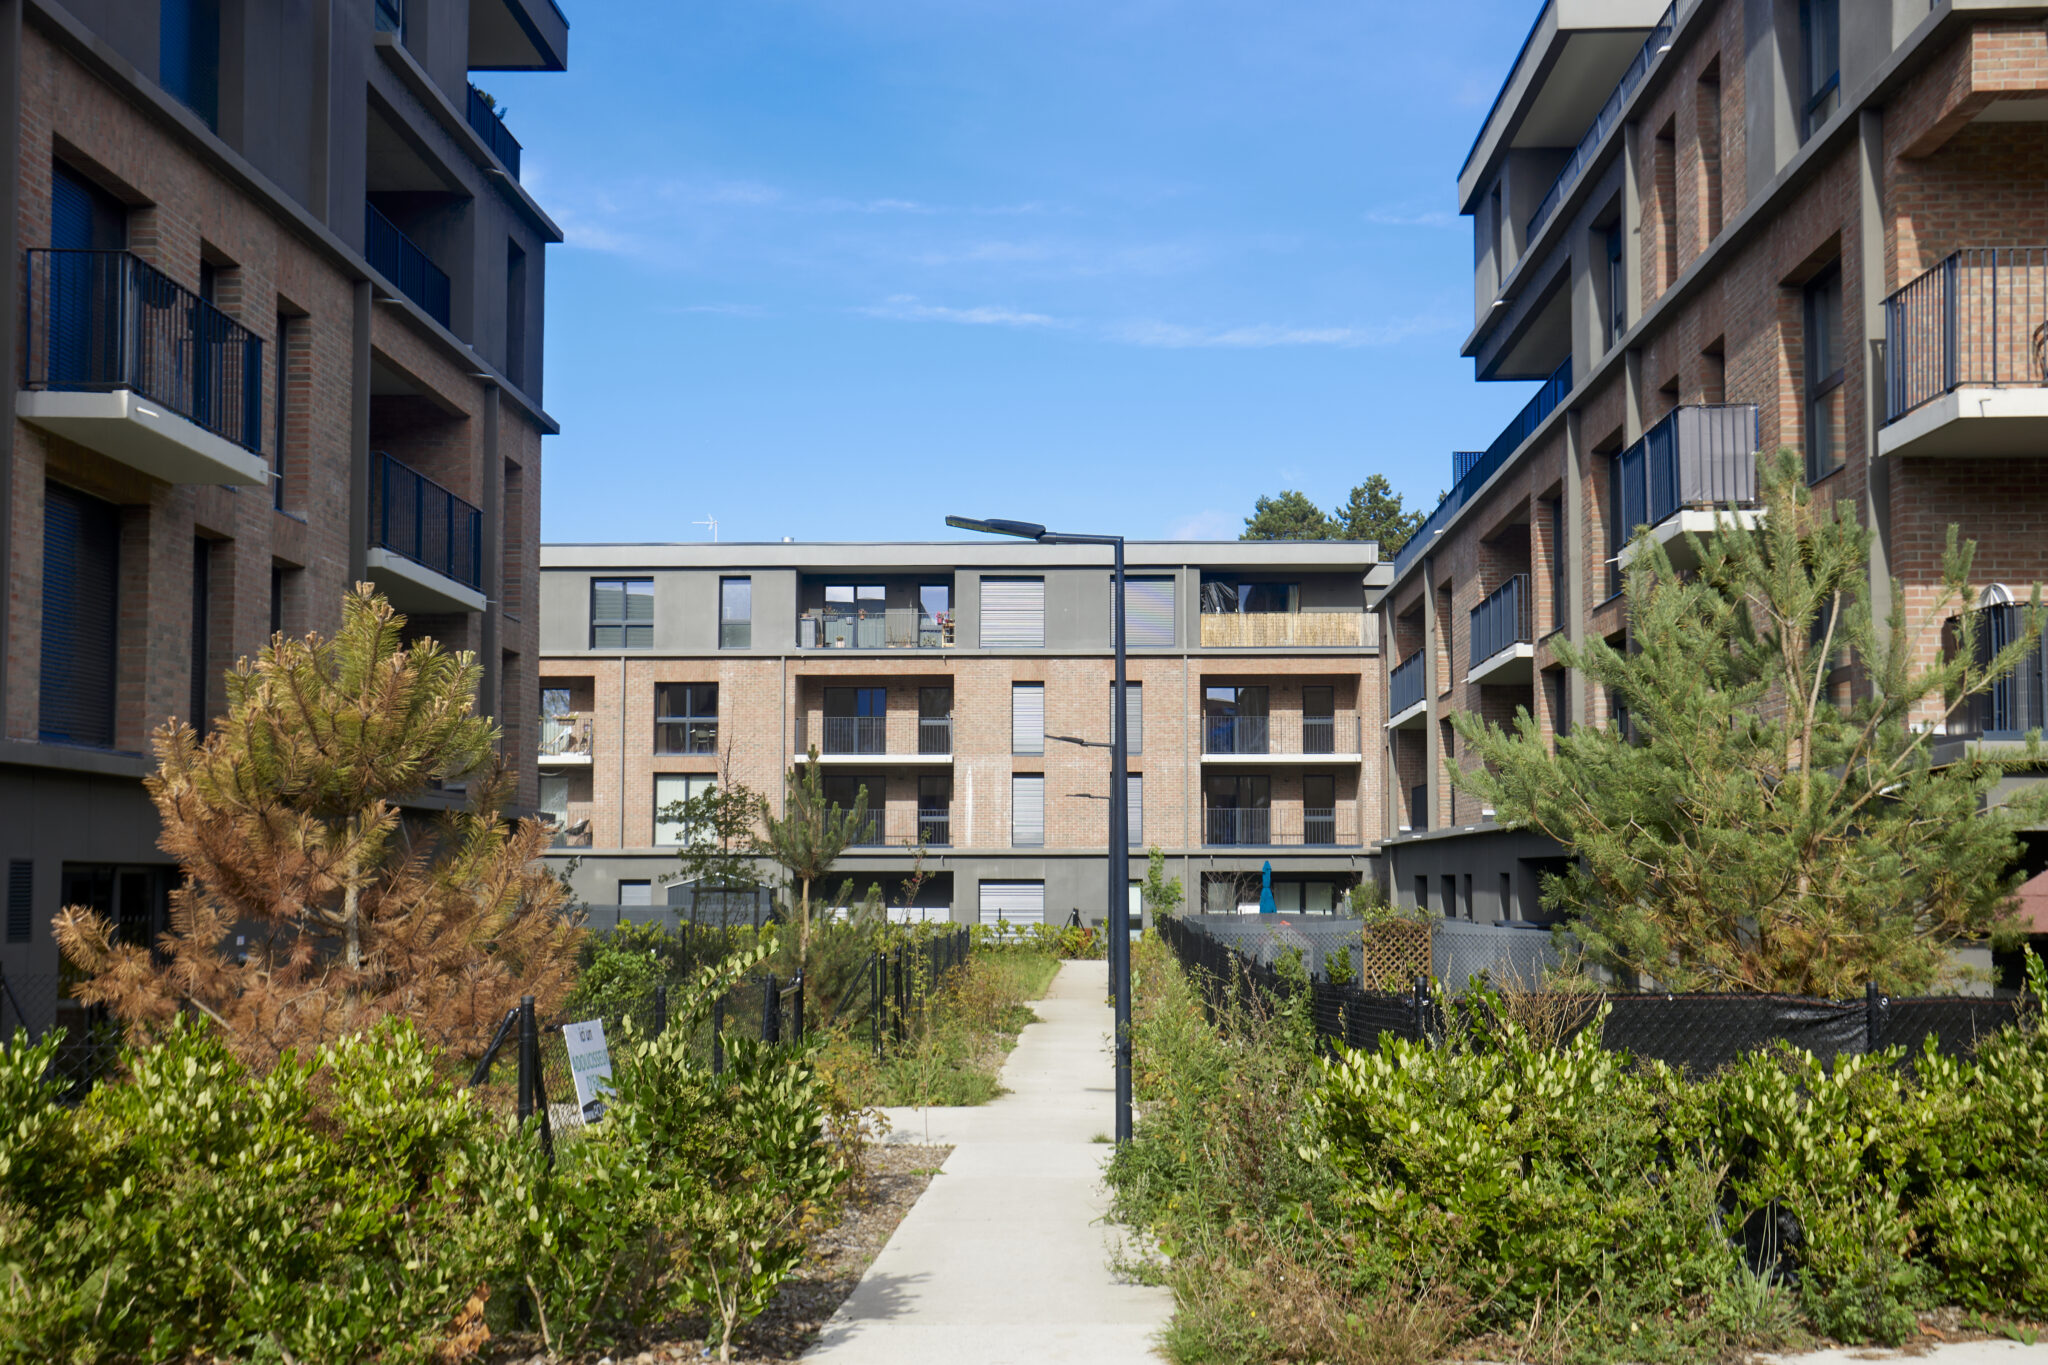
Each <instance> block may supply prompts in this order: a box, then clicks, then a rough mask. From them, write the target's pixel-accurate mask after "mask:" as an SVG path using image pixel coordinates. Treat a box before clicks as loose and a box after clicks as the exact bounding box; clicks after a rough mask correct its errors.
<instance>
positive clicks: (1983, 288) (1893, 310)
mask: <svg viewBox="0 0 2048 1365" xmlns="http://www.w3.org/2000/svg"><path fill="white" fill-rule="evenodd" d="M1884 329H1885V421H1886V422H1887V423H1891V422H1896V421H1898V420H1899V418H1901V417H1904V416H1905V415H1906V414H1907V413H1909V412H1911V411H1913V409H1915V408H1917V407H1919V406H1920V405H1922V404H1923V403H1928V402H1931V401H1932V400H1934V399H1936V398H1939V397H1941V395H1943V394H1945V393H1949V392H1952V391H1953V390H1955V389H1958V388H1962V387H1965V386H1981V387H1985V388H2003V387H2037V386H2040V385H2048V247H2040V246H2025V247H1970V248H1966V249H1964V250H1962V251H1955V252H1951V253H1949V255H1948V256H1947V258H1945V259H1944V260H1943V261H1942V262H1941V264H1939V265H1937V266H1935V267H1934V268H1933V269H1932V270H1929V271H1928V272H1926V273H1925V274H1923V275H1921V276H1920V277H1919V278H1918V279H1916V280H1914V281H1912V283H1910V284H1908V285H1906V286H1905V287H1904V288H1902V289H1900V290H1899V291H1898V292H1897V293H1896V294H1893V295H1892V296H1891V297H1890V298H1888V299H1886V300H1885V301H1884Z"/></svg>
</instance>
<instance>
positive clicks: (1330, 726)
mask: <svg viewBox="0 0 2048 1365" xmlns="http://www.w3.org/2000/svg"><path fill="white" fill-rule="evenodd" d="M1347 738H1348V736H1347ZM1301 751H1302V752H1303V753H1305V754H1334V753H1336V752H1337V689H1336V688H1334V687H1329V686H1326V685H1322V684H1311V685H1310V686H1307V687H1304V688H1302V689H1301ZM1347 752H1348V751H1347Z"/></svg>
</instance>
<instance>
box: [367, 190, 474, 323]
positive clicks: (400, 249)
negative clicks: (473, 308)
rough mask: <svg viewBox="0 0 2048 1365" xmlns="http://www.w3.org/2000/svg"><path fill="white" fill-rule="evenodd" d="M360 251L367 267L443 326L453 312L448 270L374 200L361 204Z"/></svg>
mask: <svg viewBox="0 0 2048 1365" xmlns="http://www.w3.org/2000/svg"><path fill="white" fill-rule="evenodd" d="M363 214H364V218H365V222H366V225H365V227H364V229H363V255H364V256H365V258H367V259H368V260H369V262H370V268H371V269H372V270H375V271H376V272H377V273H378V274H380V275H382V276H383V277H384V278H385V279H387V280H389V281H391V282H392V283H393V284H395V285H397V286H398V292H399V293H401V294H403V295H405V296H406V297H407V298H409V299H411V300H412V301H413V302H414V303H416V304H418V305H419V306H420V307H421V308H422V309H424V310H425V311H426V314H427V316H428V317H430V318H432V319H433V320H434V321H436V322H438V323H440V324H441V325H442V326H443V327H447V326H449V325H451V324H450V322H449V319H450V318H451V317H452V316H453V313H452V311H451V305H450V291H449V285H448V274H447V272H446V271H444V270H442V269H441V267H440V266H438V265H435V264H434V263H433V261H432V260H430V259H429V258H428V256H427V253H426V252H424V251H422V250H420V249H419V247H418V245H417V244H415V243H414V242H413V240H412V238H410V237H408V236H406V235H405V234H404V233H403V232H400V231H399V230H398V225H397V224H396V223H394V222H392V221H391V220H390V219H389V218H386V217H385V216H384V215H383V214H381V213H379V212H378V211H377V206H376V205H375V204H365V205H363Z"/></svg>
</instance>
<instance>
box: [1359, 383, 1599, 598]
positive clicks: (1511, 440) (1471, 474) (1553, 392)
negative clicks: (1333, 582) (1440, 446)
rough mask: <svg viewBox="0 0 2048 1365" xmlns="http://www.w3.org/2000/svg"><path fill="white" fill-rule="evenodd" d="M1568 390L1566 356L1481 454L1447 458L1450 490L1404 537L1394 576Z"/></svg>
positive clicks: (1430, 542) (1417, 555)
mask: <svg viewBox="0 0 2048 1365" xmlns="http://www.w3.org/2000/svg"><path fill="white" fill-rule="evenodd" d="M1571 391H1572V362H1571V357H1570V356H1566V357H1565V361H1564V363H1563V364H1562V365H1559V366H1558V367H1557V369H1556V370H1554V371H1552V372H1551V376H1550V378H1548V379H1546V380H1544V381H1543V386H1542V387H1541V388H1539V389H1537V390H1536V393H1535V396H1534V397H1532V398H1530V400H1529V401H1528V403H1526V404H1525V405H1523V408H1522V410H1521V411H1520V412H1518V413H1516V414H1515V417H1514V420H1513V421H1511V422H1509V423H1508V424H1507V425H1506V426H1505V427H1503V428H1501V433H1500V435H1498V436H1496V437H1494V438H1493V444H1492V445H1489V446H1488V447H1487V448H1486V449H1485V450H1482V451H1461V452H1459V453H1457V454H1456V455H1453V456H1452V457H1451V460H1452V463H1451V473H1452V475H1453V482H1452V484H1451V491H1450V492H1448V493H1446V494H1444V497H1443V501H1442V502H1439V503H1438V504H1437V505H1436V510H1435V511H1433V512H1431V513H1430V514H1429V516H1428V517H1427V518H1426V519H1425V520H1424V521H1423V523H1422V525H1420V526H1418V527H1416V528H1415V534H1414V535H1412V536H1410V537H1408V542H1407V544H1405V545H1403V546H1402V547H1401V548H1400V550H1399V551H1398V552H1397V553H1396V554H1395V555H1394V577H1395V579H1397V580H1398V579H1399V578H1400V577H1401V575H1402V574H1405V573H1407V572H1408V569H1409V566H1410V565H1412V564H1414V563H1415V561H1416V560H1418V559H1420V558H1422V556H1423V554H1424V553H1426V552H1427V551H1428V549H1429V547H1430V546H1431V545H1433V544H1434V543H1435V541H1436V538H1437V537H1438V536H1439V535H1442V534H1443V532H1444V531H1445V529H1446V528H1448V527H1449V526H1450V524H1451V519H1452V518H1453V517H1455V516H1457V515H1458V513H1459V511H1460V510H1461V509H1463V507H1464V506H1465V504H1466V503H1467V502H1469V501H1471V499H1472V497H1473V496H1474V495H1475V494H1477V493H1478V492H1479V490H1480V489H1481V488H1484V487H1485V486H1486V481H1487V480H1488V479H1490V478H1492V477H1493V476H1494V474H1495V473H1496V472H1497V471H1498V470H1499V469H1500V467H1501V466H1502V465H1504V464H1506V463H1507V462H1508V459H1509V457H1510V456H1512V455H1513V454H1514V453H1515V452H1516V451H1517V450H1520V449H1521V448H1522V443H1523V442H1525V441H1527V440H1528V439H1529V438H1530V437H1531V436H1532V435H1534V434H1535V432H1536V428H1537V427H1539V426H1541V425H1543V420H1544V419H1545V418H1546V417H1548V416H1550V414H1551V413H1553V412H1555V411H1556V410H1557V405H1558V404H1560V403H1562V402H1563V401H1564V400H1565V398H1566V397H1567V396H1568V395H1569V394H1570V393H1571Z"/></svg>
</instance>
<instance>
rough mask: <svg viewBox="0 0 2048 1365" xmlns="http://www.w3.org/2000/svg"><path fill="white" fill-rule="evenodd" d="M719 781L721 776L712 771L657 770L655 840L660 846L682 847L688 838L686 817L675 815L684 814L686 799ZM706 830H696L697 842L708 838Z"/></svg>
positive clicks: (710, 787) (695, 796)
mask: <svg viewBox="0 0 2048 1365" xmlns="http://www.w3.org/2000/svg"><path fill="white" fill-rule="evenodd" d="M717 785H718V780H717V778H715V777H713V776H712V775H711V774H710V773H656V774H655V775H654V842H655V845H656V846H657V847H660V848H680V847H681V846H682V844H683V842H684V838H683V836H684V830H683V824H682V821H680V820H678V819H676V818H674V817H676V816H677V815H680V814H681V811H680V809H679V808H680V807H681V806H682V804H683V803H684V802H685V801H692V800H695V799H696V798H697V797H700V796H702V795H704V794H705V793H706V792H708V791H710V790H711V789H712V788H713V787H715V786H717ZM706 837H707V836H706V834H705V832H704V831H702V830H698V831H696V838H694V839H691V840H690V841H689V842H691V843H696V842H698V841H699V840H702V839H704V838H706Z"/></svg>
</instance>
